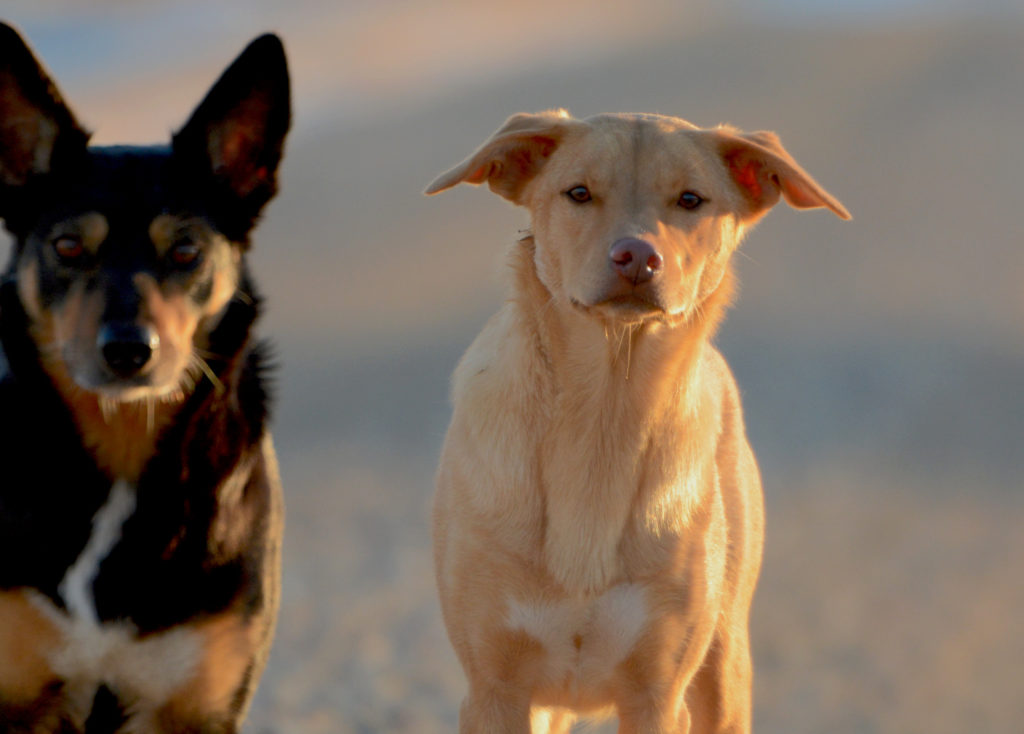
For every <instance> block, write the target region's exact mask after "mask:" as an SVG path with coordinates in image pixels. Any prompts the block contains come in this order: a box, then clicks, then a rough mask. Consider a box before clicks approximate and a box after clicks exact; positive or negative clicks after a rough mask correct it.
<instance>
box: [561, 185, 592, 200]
mask: <svg viewBox="0 0 1024 734" xmlns="http://www.w3.org/2000/svg"><path fill="white" fill-rule="evenodd" d="M565 195H566V196H568V197H569V198H570V199H572V200H573V201H575V202H576V203H577V204H586V203H587V202H588V201H590V200H591V199H592V198H593V197H591V196H590V189H588V188H587V187H586V186H573V187H572V188H571V189H569V190H568V191H566V192H565Z"/></svg>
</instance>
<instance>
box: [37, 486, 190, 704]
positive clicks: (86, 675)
mask: <svg viewBox="0 0 1024 734" xmlns="http://www.w3.org/2000/svg"><path fill="white" fill-rule="evenodd" d="M136 492H137V490H136V487H135V486H133V485H132V484H130V483H129V482H127V481H124V480H118V481H117V482H115V483H114V485H113V487H112V488H111V490H110V495H109V496H108V497H107V500H106V502H104V504H103V505H102V506H101V507H100V509H99V510H98V511H97V512H96V514H95V515H94V516H93V518H92V530H91V533H90V535H89V540H88V541H87V542H86V544H85V547H83V548H82V551H81V553H79V555H78V558H77V559H76V560H75V562H74V563H73V564H72V565H71V566H70V567H68V569H67V572H66V573H65V574H64V578H63V579H62V580H61V583H60V585H59V587H58V593H59V594H60V597H61V599H62V601H63V602H64V605H65V608H64V609H63V610H60V609H58V608H57V607H56V606H55V605H54V604H52V603H51V602H49V601H48V600H43V599H40V600H39V601H38V604H40V605H41V608H42V610H43V611H44V613H45V614H46V615H47V616H48V617H49V618H50V619H51V621H52V622H53V623H54V625H55V626H56V627H57V629H58V630H59V636H60V644H59V645H58V646H57V647H56V648H55V649H54V650H53V651H51V653H50V655H49V658H50V664H51V666H52V668H53V670H54V672H55V673H56V674H57V675H58V676H60V677H61V678H63V679H65V680H83V681H89V680H95V681H100V680H116V679H118V678H123V679H124V680H129V681H133V682H136V685H137V682H138V681H146V685H150V686H153V687H154V688H155V689H157V690H153V691H150V692H148V693H149V695H150V696H155V697H157V698H160V697H162V696H164V695H169V693H170V691H171V690H173V688H175V687H177V686H178V685H181V684H182V683H183V682H184V681H185V680H187V679H188V677H189V676H190V675H191V673H192V669H193V668H194V666H195V661H196V659H197V658H198V655H199V649H198V642H197V641H196V640H195V639H193V638H194V635H190V634H189V633H188V632H187V631H185V630H183V629H172V630H170V631H167V632H163V633H159V634H155V635H148V636H146V637H140V636H139V635H138V634H137V632H136V630H135V628H134V626H133V625H132V624H131V623H130V622H126V621H106V622H104V621H101V620H100V616H99V613H98V611H97V602H96V597H95V594H94V582H95V580H96V578H97V576H98V575H99V573H100V567H101V565H102V563H103V561H104V560H105V559H106V558H107V557H108V556H109V555H110V553H111V552H112V551H113V550H114V548H115V547H116V546H117V545H118V543H119V542H120V541H121V534H122V530H123V528H124V524H125V523H126V522H127V521H128V519H129V518H130V517H131V516H132V514H133V512H134V511H135V507H136Z"/></svg>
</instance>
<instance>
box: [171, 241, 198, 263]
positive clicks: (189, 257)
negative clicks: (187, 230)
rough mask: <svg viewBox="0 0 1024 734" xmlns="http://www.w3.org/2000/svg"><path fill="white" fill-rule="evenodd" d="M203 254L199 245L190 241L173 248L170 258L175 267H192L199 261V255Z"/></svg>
mask: <svg viewBox="0 0 1024 734" xmlns="http://www.w3.org/2000/svg"><path fill="white" fill-rule="evenodd" d="M200 252H201V250H200V248H199V245H197V244H196V243H195V242H190V241H188V240H186V241H184V242H179V243H178V244H176V245H175V246H174V247H172V248H171V251H170V253H169V254H168V256H169V257H170V258H171V262H172V263H174V264H175V265H179V266H182V267H184V266H186V265H192V264H193V263H194V262H195V261H196V260H198V259H199V253H200Z"/></svg>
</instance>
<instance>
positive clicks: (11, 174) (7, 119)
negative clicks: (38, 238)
mask: <svg viewBox="0 0 1024 734" xmlns="http://www.w3.org/2000/svg"><path fill="white" fill-rule="evenodd" d="M88 140H89V134H88V133H87V132H86V131H85V130H83V129H82V128H81V127H80V126H79V124H78V122H77V121H76V120H75V117H74V115H72V114H71V110H69V109H68V106H67V105H66V104H65V103H64V100H63V98H61V96H60V92H58V91H57V87H56V86H55V85H54V83H53V82H52V81H51V80H50V77H49V76H47V74H46V72H45V71H43V68H42V66H40V64H39V62H38V61H36V58H35V56H33V55H32V52H31V51H30V50H29V48H28V46H26V45H25V42H24V41H23V40H22V38H21V36H20V35H18V32H17V31H16V30H14V29H13V28H11V27H10V26H9V25H7V24H6V23H0V185H4V186H10V187H18V186H22V185H23V184H24V183H25V182H26V181H28V179H29V178H31V177H32V176H34V175H37V174H44V173H49V172H50V170H51V168H52V166H53V165H54V162H55V160H57V159H58V158H60V157H61V156H62V155H63V154H65V153H73V152H78V153H80V152H82V151H84V150H85V147H86V144H87V143H88ZM0 204H2V202H0Z"/></svg>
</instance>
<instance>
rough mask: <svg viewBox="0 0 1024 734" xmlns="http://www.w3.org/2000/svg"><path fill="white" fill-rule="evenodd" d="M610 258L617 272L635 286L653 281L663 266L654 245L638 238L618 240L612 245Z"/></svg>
mask: <svg viewBox="0 0 1024 734" xmlns="http://www.w3.org/2000/svg"><path fill="white" fill-rule="evenodd" d="M608 257H609V258H611V261H612V267H613V268H615V271H616V272H617V273H618V274H619V275H621V276H622V277H623V278H625V279H626V280H628V281H630V282H631V283H633V284H635V285H638V284H640V283H646V282H647V281H649V280H651V278H653V277H654V276H655V274H656V273H657V272H658V271H659V270H661V266H662V264H663V260H662V259H661V255H659V254H658V251H657V250H655V249H654V245H652V244H651V243H650V242H645V241H644V240H638V239H637V238H636V237H624V238H622V239H621V240H618V241H617V242H616V243H615V244H614V245H612V249H611V251H610V252H609V253H608Z"/></svg>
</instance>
